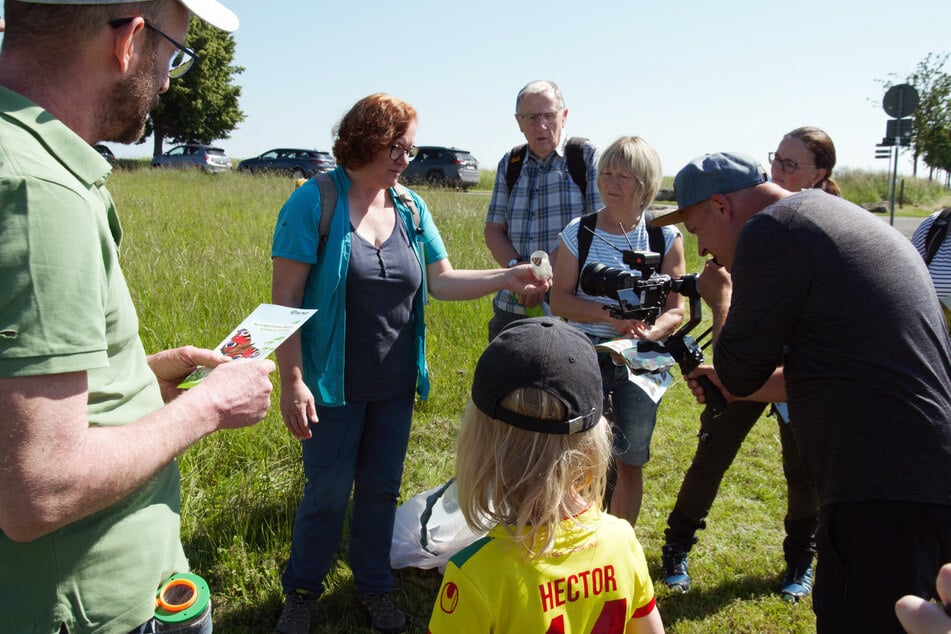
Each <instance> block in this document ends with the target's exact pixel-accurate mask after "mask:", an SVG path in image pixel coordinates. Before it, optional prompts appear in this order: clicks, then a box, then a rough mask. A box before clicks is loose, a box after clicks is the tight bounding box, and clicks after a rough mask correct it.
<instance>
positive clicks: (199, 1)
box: [22, 0, 239, 33]
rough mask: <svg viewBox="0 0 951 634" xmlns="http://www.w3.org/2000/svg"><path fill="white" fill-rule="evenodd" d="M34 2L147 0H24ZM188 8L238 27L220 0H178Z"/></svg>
mask: <svg viewBox="0 0 951 634" xmlns="http://www.w3.org/2000/svg"><path fill="white" fill-rule="evenodd" d="M22 1H23V2H32V3H34V4H123V3H125V2H145V1H146V0H22ZM178 1H179V2H181V3H182V4H183V5H184V6H185V8H186V9H188V10H189V11H191V12H192V13H194V14H195V15H196V16H198V17H199V18H201V19H202V20H204V21H205V22H207V23H208V24H210V25H211V26H213V27H216V28H219V29H221V30H222V31H225V32H227V33H231V32H232V31H236V30H237V29H238V24H239V22H238V16H237V15H235V14H234V11H232V10H231V9H229V8H228V7H226V6H225V5H223V4H221V3H220V2H218V0H178Z"/></svg>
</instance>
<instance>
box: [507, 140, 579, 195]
mask: <svg viewBox="0 0 951 634" xmlns="http://www.w3.org/2000/svg"><path fill="white" fill-rule="evenodd" d="M587 142H588V139H586V138H584V137H580V136H573V137H571V138H570V139H568V142H567V143H565V162H566V163H567V164H568V174H569V175H570V176H571V180H573V181H574V182H575V185H577V186H578V189H580V190H581V195H582V197H586V196H587V195H588V166H587V165H585V162H584V144H585V143H587ZM527 158H528V145H527V144H525V143H523V144H522V145H516V146H515V147H513V148H512V151H511V152H509V162H508V165H506V166H505V184H506V185H507V186H508V188H509V191H512V188H513V187H515V183H516V182H517V181H518V176H519V174H521V173H522V166H523V165H524V164H525V159H527Z"/></svg>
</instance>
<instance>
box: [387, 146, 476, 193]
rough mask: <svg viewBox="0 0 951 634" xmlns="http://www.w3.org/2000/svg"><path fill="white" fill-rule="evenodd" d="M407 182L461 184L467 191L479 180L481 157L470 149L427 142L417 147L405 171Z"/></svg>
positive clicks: (454, 185)
mask: <svg viewBox="0 0 951 634" xmlns="http://www.w3.org/2000/svg"><path fill="white" fill-rule="evenodd" d="M402 179H403V181H404V182H405V183H407V184H410V185H413V184H417V183H429V184H430V185H436V186H439V185H445V186H448V187H459V188H461V189H462V190H463V191H465V190H467V189H469V187H471V186H472V185H475V184H477V183H478V182H479V161H477V160H476V159H475V157H474V156H472V155H471V154H469V152H468V151H467V150H460V149H459V148H455V147H438V146H432V145H424V146H421V147H418V148H416V157H415V158H414V159H413V160H412V161H410V163H409V165H408V166H407V167H406V170H404V171H403V176H402Z"/></svg>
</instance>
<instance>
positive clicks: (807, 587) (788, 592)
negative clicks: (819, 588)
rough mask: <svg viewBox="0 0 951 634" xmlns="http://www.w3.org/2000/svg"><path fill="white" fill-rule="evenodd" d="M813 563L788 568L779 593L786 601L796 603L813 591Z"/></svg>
mask: <svg viewBox="0 0 951 634" xmlns="http://www.w3.org/2000/svg"><path fill="white" fill-rule="evenodd" d="M812 575H813V570H812V562H811V561H810V562H809V563H808V564H806V565H805V567H803V566H801V565H800V566H793V565H787V566H786V573H785V574H784V575H783V580H782V583H780V584H779V593H780V594H781V595H782V596H783V599H784V600H785V601H789V602H790V603H796V602H797V601H799V600H800V599H802V598H803V597H805V596H806V595H807V594H809V593H810V592H811V591H812Z"/></svg>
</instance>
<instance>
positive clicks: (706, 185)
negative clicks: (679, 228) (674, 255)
mask: <svg viewBox="0 0 951 634" xmlns="http://www.w3.org/2000/svg"><path fill="white" fill-rule="evenodd" d="M767 180H768V178H767V176H766V170H765V169H763V166H762V165H760V164H759V162H758V161H757V160H756V159H754V158H751V157H749V156H746V155H745V154H740V153H738V152H716V153H713V154H704V155H703V156H698V157H697V158H695V159H693V160H692V161H690V162H689V163H687V165H686V166H684V168H683V169H682V170H680V171H679V172H677V175H676V176H675V177H674V196H676V197H677V209H675V210H674V211H671V212H670V213H665V214H661V215H657V216H654V219H653V220H652V221H651V224H652V225H653V226H655V227H662V226H664V225H672V224H674V223H677V222H681V221H682V220H683V217H684V211H685V210H686V209H687V207H690V206H691V205H696V204H697V203H699V202H703V201H704V200H706V199H708V198H710V197H711V196H713V195H714V194H729V193H730V192H735V191H739V190H741V189H746V188H747V187H755V186H756V185H759V184H760V183H765V182H766V181H767Z"/></svg>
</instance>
